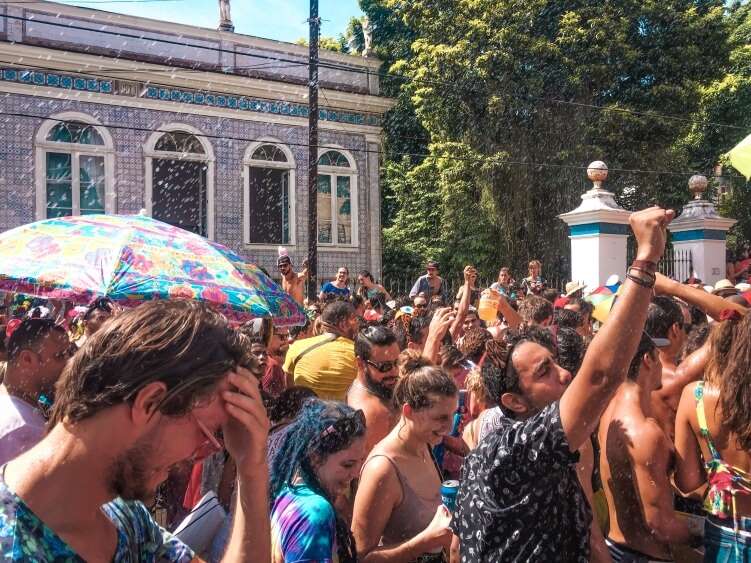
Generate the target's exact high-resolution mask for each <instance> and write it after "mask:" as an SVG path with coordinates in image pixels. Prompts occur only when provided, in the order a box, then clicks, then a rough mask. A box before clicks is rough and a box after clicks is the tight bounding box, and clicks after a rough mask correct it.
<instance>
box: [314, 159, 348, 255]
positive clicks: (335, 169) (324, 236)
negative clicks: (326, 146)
mask: <svg viewBox="0 0 751 563" xmlns="http://www.w3.org/2000/svg"><path fill="white" fill-rule="evenodd" d="M356 210H357V169H356V167H355V164H354V160H353V159H352V157H350V156H348V155H346V154H345V153H344V152H343V151H338V150H327V151H325V152H323V153H322V154H321V155H320V156H319V157H318V244H330V245H342V246H354V245H356V244H357V213H355V211H356Z"/></svg>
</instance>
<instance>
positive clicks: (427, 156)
mask: <svg viewBox="0 0 751 563" xmlns="http://www.w3.org/2000/svg"><path fill="white" fill-rule="evenodd" d="M0 115H6V116H9V117H21V118H28V119H39V120H43V121H44V120H49V121H57V122H59V123H66V122H69V121H71V120H69V119H59V118H54V117H46V116H43V115H33V114H28V113H20V112H6V111H0ZM230 119H231V118H230ZM97 126H98V127H105V128H108V129H123V130H129V131H142V132H146V133H174V131H167V130H163V129H151V128H149V127H134V126H129V125H115V124H108V123H102V124H98V125H97ZM194 135H195V136H196V137H204V138H207V139H221V140H230V141H243V142H247V143H256V142H267V141H265V140H263V139H254V138H248V137H233V136H228V135H212V134H210V133H195V134H194ZM281 144H284V145H289V146H294V147H307V148H311V147H313V148H316V149H326V150H341V149H342V147H338V146H334V145H322V144H318V145H311V144H309V143H300V142H294V141H288V142H283V143H281ZM343 148H344V150H347V151H350V152H359V153H364V154H378V155H385V154H386V152H385V151H382V150H371V149H367V148H364V149H363V148H357V147H343ZM390 154H392V155H396V156H412V157H416V158H423V159H430V158H432V159H451V160H457V161H461V162H470V163H486V164H487V163H490V164H496V165H498V166H504V165H509V166H520V167H532V168H552V169H557V170H584V171H586V170H587V169H588V167H587V166H581V165H574V164H551V163H547V162H532V161H521V160H511V159H504V160H501V159H495V158H493V157H490V156H486V157H476V158H469V157H465V156H461V155H445V156H444V155H436V154H423V153H410V152H396V153H390ZM608 170H609V171H610V172H623V173H627V174H651V175H662V176H679V177H686V176H693V175H694V174H696V173H697V172H696V171H695V170H692V171H687V172H676V171H671V170H643V169H640V168H612V167H609V168H608ZM709 176H711V174H710V175H709ZM724 177H727V176H724Z"/></svg>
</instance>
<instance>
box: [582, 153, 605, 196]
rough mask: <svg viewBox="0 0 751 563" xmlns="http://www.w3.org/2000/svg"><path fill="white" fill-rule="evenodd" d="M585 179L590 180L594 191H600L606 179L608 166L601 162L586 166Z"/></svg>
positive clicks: (597, 161)
mask: <svg viewBox="0 0 751 563" xmlns="http://www.w3.org/2000/svg"><path fill="white" fill-rule="evenodd" d="M587 177H588V178H589V179H590V180H592V183H593V184H594V189H595V190H601V189H602V183H603V182H604V181H605V180H607V179H608V165H607V164H605V163H604V162H603V161H601V160H595V161H594V162H591V163H590V164H589V166H587Z"/></svg>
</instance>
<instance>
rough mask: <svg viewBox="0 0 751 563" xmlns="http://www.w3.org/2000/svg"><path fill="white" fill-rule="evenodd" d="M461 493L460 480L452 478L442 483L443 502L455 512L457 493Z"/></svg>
mask: <svg viewBox="0 0 751 563" xmlns="http://www.w3.org/2000/svg"><path fill="white" fill-rule="evenodd" d="M458 493H459V481H456V480H454V479H451V480H449V481H444V482H443V483H441V502H443V505H444V506H445V507H446V508H448V509H449V511H451V512H453V511H454V508H456V495H457V494H458Z"/></svg>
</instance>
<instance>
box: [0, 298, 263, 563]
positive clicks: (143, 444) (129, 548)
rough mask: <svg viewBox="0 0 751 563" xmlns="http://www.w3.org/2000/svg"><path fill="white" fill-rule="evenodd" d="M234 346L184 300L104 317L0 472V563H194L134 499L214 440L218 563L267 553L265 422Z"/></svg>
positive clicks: (229, 332)
mask: <svg viewBox="0 0 751 563" xmlns="http://www.w3.org/2000/svg"><path fill="white" fill-rule="evenodd" d="M246 349H247V346H246V342H245V339H244V337H243V336H241V335H240V334H239V333H238V332H237V331H235V330H233V329H232V328H231V327H230V326H229V325H228V323H227V320H226V319H225V318H224V317H223V316H221V315H220V314H218V313H215V312H213V311H211V310H210V309H208V308H207V307H206V306H205V305H202V304H199V303H196V302H192V301H184V300H181V301H154V302H150V303H146V304H144V305H141V306H139V307H137V308H135V309H132V310H130V311H126V312H125V313H122V314H121V315H118V316H117V317H115V318H114V319H112V320H110V321H108V322H107V323H106V324H105V325H104V326H103V327H102V328H101V329H100V330H99V331H97V333H96V334H94V335H93V336H92V337H91V338H89V339H88V340H87V341H86V344H84V346H83V347H82V348H81V349H80V350H79V351H78V352H77V353H76V355H75V356H74V357H73V358H72V359H71V360H70V361H69V362H68V364H67V365H66V367H65V369H64V370H63V373H62V375H61V377H60V380H59V382H58V384H57V394H56V398H55V405H54V408H53V411H52V415H51V418H50V422H49V431H48V433H47V435H46V436H45V437H44V438H43V439H42V441H41V442H39V444H37V445H36V446H34V447H33V448H31V449H30V450H29V451H27V452H26V453H24V454H22V455H21V456H19V457H17V458H16V459H14V460H13V461H11V462H9V463H8V464H7V465H4V466H3V467H2V468H0V560H3V561H43V562H47V561H73V562H76V561H91V562H95V563H100V562H107V561H118V562H136V561H162V562H169V561H177V562H180V563H187V562H190V561H192V560H195V559H196V558H195V555H194V553H193V552H192V550H191V549H190V548H189V547H187V546H186V545H185V544H183V543H182V542H181V541H180V540H179V539H177V538H176V537H174V536H173V535H172V534H170V533H169V532H167V531H165V530H164V529H162V528H160V527H159V526H158V525H157V523H156V522H154V520H153V519H152V518H151V515H150V514H149V511H148V509H147V508H146V506H145V505H144V504H143V502H149V501H150V500H151V499H152V498H153V496H154V492H155V490H156V488H157V486H158V485H159V484H160V483H161V482H163V481H164V480H165V479H166V478H167V475H168V474H169V471H170V469H171V468H172V467H173V466H175V465H176V464H178V463H180V462H182V461H185V460H200V459H202V458H205V457H206V456H208V455H210V454H212V453H215V452H217V451H220V450H222V449H223V448H225V447H226V449H227V451H228V452H229V454H230V455H231V456H232V458H233V460H234V461H235V465H236V467H237V505H236V511H235V517H234V522H233V527H232V532H231V536H230V541H229V546H228V547H227V550H226V554H225V556H224V559H223V561H225V562H230V561H232V562H238V563H240V562H242V561H253V562H254V563H256V562H259V563H264V562H269V561H270V558H271V539H270V536H271V531H270V524H269V513H268V508H269V502H268V467H267V464H266V439H267V436H268V429H269V421H268V418H267V417H266V411H265V409H264V407H263V403H262V401H261V396H260V392H259V389H258V381H257V379H256V378H255V377H253V374H252V373H251V372H249V371H248V369H245V367H249V368H250V367H252V368H253V369H256V370H257V367H256V366H255V363H254V361H253V360H252V359H251V358H250V357H249V356H248V354H247V352H246ZM257 371H260V370H257ZM220 430H221V431H222V437H223V440H224V445H222V443H221V441H220V440H221V439H222V438H220V436H219V434H218V432H219V431H220Z"/></svg>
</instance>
